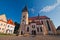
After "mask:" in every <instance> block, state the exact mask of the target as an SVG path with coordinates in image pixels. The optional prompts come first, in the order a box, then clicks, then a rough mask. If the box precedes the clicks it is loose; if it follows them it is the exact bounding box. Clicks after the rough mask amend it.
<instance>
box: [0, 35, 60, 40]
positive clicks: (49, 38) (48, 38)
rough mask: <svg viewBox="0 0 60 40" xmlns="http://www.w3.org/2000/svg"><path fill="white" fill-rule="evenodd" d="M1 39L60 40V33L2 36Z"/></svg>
mask: <svg viewBox="0 0 60 40" xmlns="http://www.w3.org/2000/svg"><path fill="white" fill-rule="evenodd" d="M0 40H60V35H45V36H43V35H36V36H32V35H30V36H0Z"/></svg>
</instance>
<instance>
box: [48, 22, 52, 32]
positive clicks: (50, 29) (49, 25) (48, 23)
mask: <svg viewBox="0 0 60 40" xmlns="http://www.w3.org/2000/svg"><path fill="white" fill-rule="evenodd" d="M47 26H48V30H49V31H51V28H50V25H49V22H48V21H47Z"/></svg>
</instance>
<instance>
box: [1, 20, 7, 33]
mask: <svg viewBox="0 0 60 40" xmlns="http://www.w3.org/2000/svg"><path fill="white" fill-rule="evenodd" d="M6 24H7V23H6V22H4V21H0V33H5V30H6Z"/></svg>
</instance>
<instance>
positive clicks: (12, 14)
mask: <svg viewBox="0 0 60 40" xmlns="http://www.w3.org/2000/svg"><path fill="white" fill-rule="evenodd" d="M25 5H27V7H28V14H29V17H33V16H37V15H38V13H39V15H40V16H47V17H49V18H51V20H52V21H53V23H54V25H55V27H56V28H57V27H58V26H59V25H60V0H0V15H1V14H5V15H6V17H7V19H12V20H13V21H14V22H18V23H20V22H21V16H22V9H23V8H24V7H25Z"/></svg>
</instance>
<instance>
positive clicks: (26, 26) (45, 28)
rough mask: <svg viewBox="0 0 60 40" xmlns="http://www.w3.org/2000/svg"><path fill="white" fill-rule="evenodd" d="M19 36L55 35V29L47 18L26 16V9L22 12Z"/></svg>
mask: <svg viewBox="0 0 60 40" xmlns="http://www.w3.org/2000/svg"><path fill="white" fill-rule="evenodd" d="M19 31H20V32H19V34H20V35H26V34H28V35H50V34H56V28H55V26H54V24H53V22H52V20H51V19H50V18H49V17H47V16H39V14H38V15H37V16H35V17H29V16H28V8H27V7H26V6H25V7H24V8H23V10H22V19H21V23H20V28H19Z"/></svg>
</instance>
